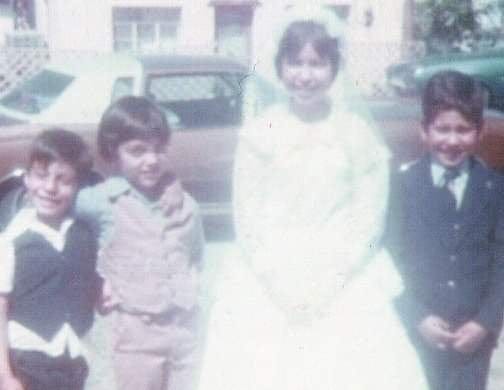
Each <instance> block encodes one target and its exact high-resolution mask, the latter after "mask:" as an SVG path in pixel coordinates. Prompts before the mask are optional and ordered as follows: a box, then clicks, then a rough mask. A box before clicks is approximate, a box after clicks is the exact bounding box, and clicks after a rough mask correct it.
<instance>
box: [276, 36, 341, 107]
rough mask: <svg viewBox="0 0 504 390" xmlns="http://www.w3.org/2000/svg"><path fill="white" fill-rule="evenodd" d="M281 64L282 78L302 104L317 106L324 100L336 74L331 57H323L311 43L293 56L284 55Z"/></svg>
mask: <svg viewBox="0 0 504 390" xmlns="http://www.w3.org/2000/svg"><path fill="white" fill-rule="evenodd" d="M280 66H281V67H280V79H281V80H282V82H283V84H284V85H285V88H286V89H287V91H288V92H289V95H290V97H291V98H292V100H293V102H294V103H295V104H297V105H300V106H306V107H308V106H316V105H317V104H319V103H320V102H321V101H323V100H324V99H325V96H326V92H327V90H328V89H329V87H330V86H331V84H332V82H333V80H334V76H335V75H334V74H333V68H332V66H331V62H330V60H329V58H328V57H321V56H320V55H319V53H317V51H316V50H315V48H314V47H313V45H312V44H311V43H307V44H306V45H305V46H304V47H303V48H302V49H301V50H300V51H299V53H297V55H295V56H294V57H292V58H289V57H288V56H284V57H283V58H282V60H281V64H280Z"/></svg>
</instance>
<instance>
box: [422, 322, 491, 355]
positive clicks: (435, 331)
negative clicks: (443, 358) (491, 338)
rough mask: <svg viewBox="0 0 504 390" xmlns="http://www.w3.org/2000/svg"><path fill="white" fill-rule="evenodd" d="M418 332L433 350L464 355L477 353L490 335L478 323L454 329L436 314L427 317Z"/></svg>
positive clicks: (466, 324) (469, 323)
mask: <svg viewBox="0 0 504 390" xmlns="http://www.w3.org/2000/svg"><path fill="white" fill-rule="evenodd" d="M418 330H419V332H420V334H421V335H422V337H423V338H424V339H425V341H426V342H427V343H429V344H430V345H431V346H432V347H433V348H436V349H439V350H450V349H451V350H454V351H457V352H460V353H462V354H471V353H473V352H475V351H476V350H477V349H478V348H479V347H480V346H481V344H482V343H483V340H485V338H486V337H487V335H488V331H487V330H486V329H485V328H484V327H483V326H482V325H480V324H479V323H477V322H476V321H467V322H465V323H464V324H462V325H461V326H460V327H458V328H456V329H452V327H451V326H450V324H449V323H448V322H447V321H445V320H444V319H442V318H441V317H439V316H437V315H434V314H431V315H429V316H427V317H425V318H424V319H423V320H422V322H420V324H419V326H418Z"/></svg>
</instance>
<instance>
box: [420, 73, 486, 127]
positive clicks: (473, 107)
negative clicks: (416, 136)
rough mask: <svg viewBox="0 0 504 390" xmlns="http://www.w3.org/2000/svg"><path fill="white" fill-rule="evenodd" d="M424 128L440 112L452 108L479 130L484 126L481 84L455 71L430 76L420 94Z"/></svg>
mask: <svg viewBox="0 0 504 390" xmlns="http://www.w3.org/2000/svg"><path fill="white" fill-rule="evenodd" d="M422 110H423V123H422V124H423V127H424V128H425V129H426V128H427V127H428V126H429V125H430V124H431V123H432V122H433V121H434V120H435V119H436V116H437V115H438V114H439V113H440V112H442V111H449V110H455V111H457V112H459V113H460V114H461V115H462V116H463V117H464V118H465V119H466V120H467V121H469V122H471V123H474V124H475V125H476V127H477V128H478V129H481V127H482V126H483V110H484V98H483V88H482V86H481V84H480V83H479V82H478V81H476V80H475V79H474V78H472V77H471V76H468V75H466V74H464V73H461V72H457V71H452V70H448V71H442V72H439V73H436V74H435V75H434V76H432V77H431V78H430V80H429V81H428V82H427V85H426V86H425V89H424V92H423V96H422Z"/></svg>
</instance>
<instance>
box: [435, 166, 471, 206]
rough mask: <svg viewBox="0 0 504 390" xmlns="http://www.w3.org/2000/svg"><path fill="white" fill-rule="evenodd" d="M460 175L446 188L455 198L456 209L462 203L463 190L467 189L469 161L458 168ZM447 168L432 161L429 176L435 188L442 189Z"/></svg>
mask: <svg viewBox="0 0 504 390" xmlns="http://www.w3.org/2000/svg"><path fill="white" fill-rule="evenodd" d="M459 169H460V174H459V175H458V176H457V177H456V178H454V179H453V180H452V181H451V183H450V184H449V186H448V189H449V190H450V191H451V193H452V194H453V196H454V197H455V201H456V205H457V209H459V208H460V205H461V204H462V201H463V199H464V193H465V189H466V187H467V181H468V180H469V161H467V160H466V161H464V162H463V163H462V164H461V165H460V167H459ZM446 171H447V168H446V167H444V166H443V165H441V164H440V163H438V162H436V161H433V162H432V164H431V175H432V182H433V183H434V186H435V187H443V186H444V185H445V180H446V179H445V172H446Z"/></svg>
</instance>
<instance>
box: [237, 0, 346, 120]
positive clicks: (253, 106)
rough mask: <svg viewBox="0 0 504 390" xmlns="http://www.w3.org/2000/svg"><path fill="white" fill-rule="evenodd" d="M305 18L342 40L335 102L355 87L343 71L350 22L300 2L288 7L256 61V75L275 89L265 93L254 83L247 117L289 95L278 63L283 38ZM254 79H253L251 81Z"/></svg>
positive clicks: (247, 108)
mask: <svg viewBox="0 0 504 390" xmlns="http://www.w3.org/2000/svg"><path fill="white" fill-rule="evenodd" d="M302 21H309V22H315V23H317V24H320V25H322V26H323V27H324V28H325V30H326V32H327V34H328V35H329V36H330V37H331V38H334V39H338V50H339V52H340V58H341V60H342V61H340V66H339V69H338V74H337V77H336V80H335V82H334V83H333V86H332V87H331V92H330V94H331V96H332V97H333V100H335V101H340V102H342V101H344V100H346V98H347V96H346V95H348V94H349V90H351V88H348V86H347V85H346V84H348V82H347V80H346V77H345V76H344V75H342V73H344V58H345V49H346V47H345V46H346V45H345V40H344V36H345V29H346V23H345V22H344V21H343V20H342V19H341V18H340V17H339V16H338V15H337V14H336V12H335V11H333V10H331V9H330V8H329V7H326V6H322V5H317V4H314V3H312V2H307V1H303V2H301V1H300V2H298V3H295V4H294V5H291V6H288V7H287V8H286V9H285V12H283V13H282V17H281V18H279V19H278V24H277V25H275V26H274V27H273V29H272V34H270V35H269V36H272V37H273V39H270V40H269V41H268V42H265V43H264V45H263V46H261V47H262V49H261V52H260V53H258V54H259V55H258V56H257V58H255V60H254V68H253V75H254V76H258V77H259V78H261V79H264V80H266V81H267V82H268V83H269V84H270V86H271V87H272V88H271V89H269V93H268V96H262V94H261V91H259V90H254V89H255V88H257V85H253V86H252V88H251V89H249V91H248V93H247V96H246V99H245V105H246V107H245V117H246V118H251V117H255V116H257V115H259V114H260V113H261V112H262V111H263V110H264V108H265V107H267V106H268V105H269V104H270V103H271V102H274V101H276V102H278V101H282V100H285V99H286V98H287V96H286V94H285V90H284V88H283V85H282V83H281V80H279V79H278V76H277V73H276V70H275V65H274V62H275V57H276V54H277V51H278V48H279V45H280V41H281V39H282V37H283V35H284V33H285V31H286V30H287V29H288V28H289V26H290V25H291V24H292V23H294V22H302ZM253 80H254V79H253V78H252V79H251V80H250V81H253ZM344 95H345V96H344Z"/></svg>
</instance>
